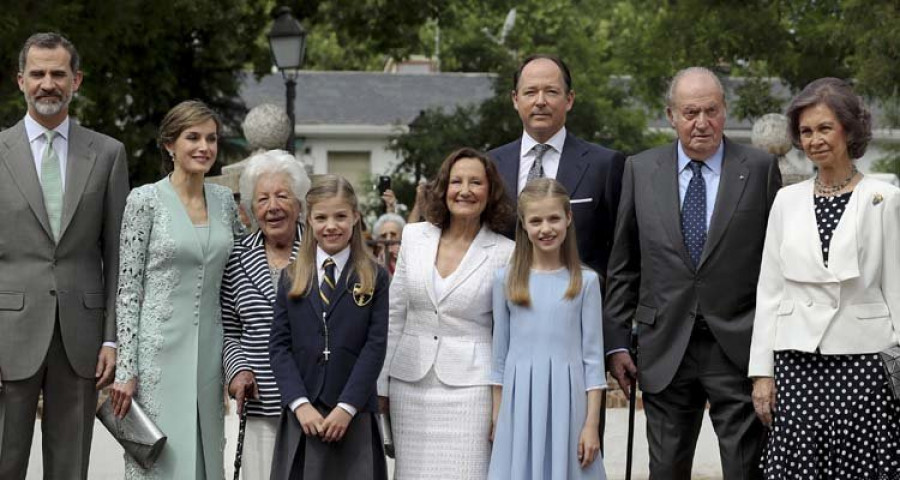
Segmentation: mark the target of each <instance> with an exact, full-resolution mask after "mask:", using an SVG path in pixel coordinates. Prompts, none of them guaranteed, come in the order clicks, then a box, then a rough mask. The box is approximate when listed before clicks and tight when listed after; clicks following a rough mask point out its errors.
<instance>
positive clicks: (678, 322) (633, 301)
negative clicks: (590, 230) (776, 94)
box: [603, 139, 781, 393]
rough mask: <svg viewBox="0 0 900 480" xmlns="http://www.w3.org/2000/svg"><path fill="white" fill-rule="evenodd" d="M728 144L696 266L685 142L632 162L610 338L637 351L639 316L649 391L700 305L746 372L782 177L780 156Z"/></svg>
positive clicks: (612, 271) (675, 354)
mask: <svg viewBox="0 0 900 480" xmlns="http://www.w3.org/2000/svg"><path fill="white" fill-rule="evenodd" d="M723 141H724V142H725V155H724V159H723V163H722V176H721V178H720V180H719V192H718V195H717V197H716V204H715V207H714V210H713V214H712V220H711V221H710V225H709V233H708V236H707V240H706V245H705V247H704V250H703V254H702V256H701V258H700V264H699V266H698V267H697V269H695V268H694V266H693V264H692V262H691V259H690V256H689V255H688V252H687V248H686V247H685V246H684V239H683V237H682V234H681V209H680V205H679V195H678V176H677V172H676V170H677V168H678V167H677V165H678V160H677V146H676V145H677V144H675V143H672V144H670V145H666V146H663V147H659V148H655V149H652V150H648V151H646V152H643V153H641V154H639V155H636V156H634V157H633V158H630V159H629V160H628V162H627V163H626V164H625V176H624V179H623V181H622V199H621V203H620V205H619V216H618V223H617V224H616V233H615V242H614V245H613V250H612V255H611V256H610V262H609V280H608V285H607V298H606V302H605V311H606V313H605V318H604V329H603V337H604V339H605V343H606V351H607V352H609V351H610V350H613V349H620V348H628V346H629V344H630V338H631V325H632V323H631V320H632V318H634V319H635V320H636V321H637V325H638V372H639V381H640V382H641V389H642V390H644V391H646V392H649V393H658V392H660V391H662V390H663V389H664V388H666V386H668V384H669V382H671V380H672V378H673V376H674V375H675V371H676V370H677V369H678V366H679V365H680V364H681V359H682V357H683V356H684V352H685V350H686V349H687V345H688V341H689V340H690V337H691V330H692V328H693V325H694V319H695V317H696V316H697V313H698V311H699V312H700V313H702V315H703V318H704V319H705V321H706V323H707V324H708V325H709V329H710V330H711V331H712V334H713V336H714V337H715V338H716V340H717V341H718V342H719V344H720V345H721V346H722V348H723V349H724V351H725V353H726V354H727V355H728V358H729V359H731V360H732V361H733V362H734V363H735V365H737V366H738V367H739V368H740V369H741V370H742V371H744V372H746V371H747V362H748V359H749V355H750V336H751V331H752V328H753V316H754V311H755V305H756V297H755V295H756V281H757V278H758V277H759V269H760V261H761V257H762V248H763V240H764V237H765V234H766V224H767V221H768V217H769V209H770V208H771V206H772V202H773V201H774V199H775V193H776V192H777V191H778V189H779V188H780V187H781V174H780V172H779V170H778V161H777V160H776V159H775V157H774V156H772V155H770V154H768V153H765V152H763V151H760V150H757V149H755V148H751V147H747V146H743V145H740V144H737V143H734V142H731V141H729V140H728V139H725V140H723Z"/></svg>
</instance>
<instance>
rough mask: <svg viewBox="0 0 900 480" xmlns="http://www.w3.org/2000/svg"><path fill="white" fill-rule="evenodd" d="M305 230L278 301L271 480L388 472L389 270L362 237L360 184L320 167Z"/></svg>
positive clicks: (356, 479) (329, 479)
mask: <svg viewBox="0 0 900 480" xmlns="http://www.w3.org/2000/svg"><path fill="white" fill-rule="evenodd" d="M304 203H305V204H306V205H308V208H309V213H308V216H307V222H306V224H307V226H308V229H309V231H311V232H312V235H307V237H306V238H305V239H304V240H303V243H302V244H301V247H300V254H299V255H298V257H297V260H296V261H295V262H294V264H293V265H292V266H290V267H288V268H286V269H285V271H286V272H290V274H289V275H285V276H284V277H286V278H282V284H281V288H279V289H278V294H277V296H276V301H275V318H274V320H273V324H272V335H271V337H270V340H269V353H270V356H271V362H272V370H273V372H274V374H275V381H276V383H277V384H278V389H279V391H280V392H281V401H282V407H283V410H282V415H281V424H280V426H279V429H278V435H277V438H276V441H275V453H274V456H273V461H272V474H271V479H272V480H300V479H303V480H318V479H322V480H342V479H347V480H349V479H353V480H368V479H372V480H376V479H377V480H380V479H385V480H386V479H387V469H386V465H385V459H384V451H383V447H382V443H381V436H380V434H379V431H378V422H376V421H375V412H376V411H377V408H378V403H377V399H376V395H375V384H376V380H377V379H378V373H379V372H380V371H381V366H382V364H383V363H384V355H385V350H386V348H387V324H388V275H387V272H386V271H385V270H384V269H383V268H382V267H380V266H378V265H377V264H376V263H375V260H374V259H373V258H372V257H371V255H369V253H368V250H367V249H366V247H365V245H364V244H363V240H362V230H361V227H360V222H361V219H360V214H359V209H358V206H357V200H356V195H355V194H354V193H353V187H352V186H351V185H350V183H349V182H347V180H346V179H344V178H343V177H340V176H337V175H322V176H320V177H319V178H318V179H316V181H315V182H314V183H313V186H312V188H311V189H310V190H309V193H307V195H306V201H305V202H304Z"/></svg>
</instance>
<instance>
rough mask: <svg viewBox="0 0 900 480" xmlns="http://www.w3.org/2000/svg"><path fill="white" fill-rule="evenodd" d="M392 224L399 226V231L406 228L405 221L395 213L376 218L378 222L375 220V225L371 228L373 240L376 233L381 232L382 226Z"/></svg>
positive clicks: (376, 235) (376, 236)
mask: <svg viewBox="0 0 900 480" xmlns="http://www.w3.org/2000/svg"><path fill="white" fill-rule="evenodd" d="M392 222H393V223H396V224H397V225H398V226H400V230H403V227H405V226H406V220H404V219H403V217H401V216H400V215H397V214H396V213H385V214H383V215H381V216H380V217H378V220H375V225H374V226H372V234H373V235H374V236H375V238H378V231H379V230H381V227H383V226H384V224H386V223H392Z"/></svg>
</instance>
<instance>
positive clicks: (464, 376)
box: [378, 222, 514, 396]
mask: <svg viewBox="0 0 900 480" xmlns="http://www.w3.org/2000/svg"><path fill="white" fill-rule="evenodd" d="M440 239H441V229H440V228H438V227H436V226H434V225H432V224H430V223H428V222H421V223H413V224H410V225H407V226H406V228H404V229H403V242H402V243H401V246H400V254H399V257H398V259H397V267H396V270H395V272H394V278H393V280H392V281H391V291H390V325H389V327H388V345H387V355H386V357H385V360H384V367H383V368H382V370H381V375H380V376H379V378H378V395H380V396H387V395H388V377H394V378H397V379H400V380H403V381H407V382H416V381H418V380H421V379H422V378H423V377H425V374H427V373H428V371H429V370H430V369H431V367H432V366H434V370H435V373H436V374H437V377H438V379H439V380H440V381H441V382H443V383H444V384H446V385H452V386H472V385H487V384H489V383H490V382H489V381H488V377H489V375H490V370H491V328H492V325H493V308H492V305H491V286H492V285H491V283H492V279H493V278H494V271H496V270H497V269H498V268H500V267H502V266H505V265H507V264H508V263H509V259H510V257H511V256H512V251H513V246H514V243H513V242H512V241H511V240H509V239H508V238H506V237H503V236H502V235H499V234H497V233H494V232H493V231H491V230H490V229H489V228H487V227H485V226H483V227H481V230H480V231H479V232H478V234H477V235H476V236H475V239H474V240H473V241H472V244H471V245H470V246H469V250H468V252H466V255H465V257H464V258H463V260H462V262H461V263H460V264H459V266H458V267H457V269H456V271H455V272H454V273H453V274H452V277H450V283H448V284H447V286H446V288H445V290H444V292H443V293H442V294H441V296H440V297H439V298H438V297H436V296H435V293H434V269H435V260H436V258H437V250H438V243H439V241H440Z"/></svg>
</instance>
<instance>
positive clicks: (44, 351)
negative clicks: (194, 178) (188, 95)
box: [0, 33, 128, 480]
mask: <svg viewBox="0 0 900 480" xmlns="http://www.w3.org/2000/svg"><path fill="white" fill-rule="evenodd" d="M78 63H79V60H78V53H77V51H76V50H75V47H74V46H73V45H72V44H71V43H70V42H69V41H68V40H66V39H65V38H63V37H62V36H60V35H57V34H55V33H39V34H35V35H33V36H31V37H30V38H29V39H28V40H27V41H26V42H25V45H24V47H23V48H22V51H21V53H20V55H19V75H18V81H19V88H20V89H21V90H22V93H24V95H25V100H26V102H27V104H28V113H27V114H26V116H25V118H24V119H23V120H22V121H20V122H19V123H18V124H16V125H15V126H13V127H12V128H10V129H8V130H4V131H3V132H0V205H2V207H0V225H2V228H0V377H2V381H3V391H2V393H0V478H2V479H4V480H6V479H24V478H25V474H26V469H27V465H28V457H29V454H30V451H31V437H32V433H33V430H34V419H35V410H36V408H37V403H38V396H39V394H40V393H41V392H43V396H44V410H43V425H42V428H41V429H42V431H43V441H44V445H43V452H44V478H54V479H56V478H59V479H63V478H65V479H85V478H87V472H88V456H89V454H90V451H91V434H92V432H93V420H94V410H95V409H96V406H97V390H99V389H101V388H103V387H104V386H106V385H108V384H109V383H110V382H111V381H112V379H113V370H114V369H115V364H116V350H115V341H116V325H115V318H116V315H115V304H116V280H117V277H118V268H119V261H118V258H119V225H120V223H121V221H122V212H123V210H124V208H125V197H126V195H127V194H128V170H127V159H126V157H125V149H124V147H123V146H122V144H121V143H119V142H117V141H116V140H113V139H112V138H109V137H107V136H105V135H101V134H99V133H96V132H93V131H91V130H88V129H86V128H83V127H81V126H79V125H78V124H76V123H75V122H73V121H71V119H70V118H69V112H68V106H69V101H70V100H71V99H72V95H73V93H74V92H76V91H77V90H78V87H79V85H80V84H81V78H82V75H81V71H80V70H79V69H78Z"/></svg>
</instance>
